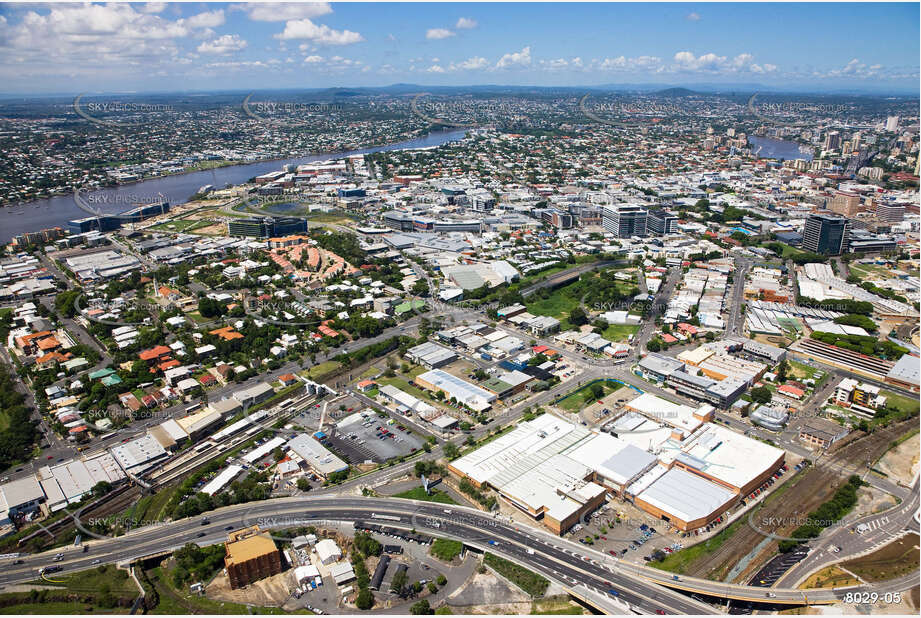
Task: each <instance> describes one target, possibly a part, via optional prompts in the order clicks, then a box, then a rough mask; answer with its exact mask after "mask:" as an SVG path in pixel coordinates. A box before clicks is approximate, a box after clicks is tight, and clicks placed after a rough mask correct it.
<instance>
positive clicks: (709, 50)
mask: <svg viewBox="0 0 921 618" xmlns="http://www.w3.org/2000/svg"><path fill="white" fill-rule="evenodd" d="M919 17H921V7H919V5H918V4H916V3H884V4H871V3H826V4H793V3H790V4H787V3H782V4H770V3H764V4H740V3H726V4H708V3H702V4H671V3H666V4H653V5H638V4H631V3H617V4H600V3H598V4H593V3H576V4H567V5H558V4H552V3H500V4H488V5H487V4H455V3H443V4H441V3H439V4H435V3H418V4H405V3H386V4H368V3H310V4H285V3H265V2H260V3H246V4H237V3H206V4H204V5H202V4H199V3H195V4H192V3H163V2H153V3H150V2H149V3H146V4H124V3H122V4H100V3H89V4H67V5H60V4H59V5H37V4H16V5H13V4H4V5H0V52H2V53H3V54H4V56H5V57H6V58H7V62H5V63H4V65H3V66H2V67H0V71H2V73H0V75H3V76H4V83H5V86H4V87H3V88H4V90H3V93H2V94H0V96H2V97H4V98H14V97H19V96H25V97H39V96H67V95H73V94H77V93H86V92H93V93H119V94H141V93H151V94H152V93H193V92H194V93H214V92H236V91H244V90H251V91H281V90H295V91H296V90H305V91H308V90H316V89H320V90H323V89H329V88H355V89H361V88H377V89H387V88H394V87H397V86H400V85H414V86H415V85H418V86H420V87H425V88H444V87H455V88H489V87H494V88H566V89H572V88H599V89H614V88H618V87H621V88H625V89H629V88H630V87H633V88H641V89H642V88H659V89H667V88H673V87H679V88H688V89H690V90H695V89H696V90H701V91H712V90H719V89H729V90H731V89H733V88H736V89H742V88H746V87H747V88H751V87H758V88H761V89H763V90H764V91H766V92H771V93H783V94H786V93H789V94H851V95H874V96H901V95H905V96H909V95H911V96H913V95H917V94H918V92H919V86H918V79H919V65H918V62H917V58H918V57H919V48H918V47H917V46H918V43H917V41H918V36H917V35H918V33H917V23H918V20H919ZM752 24H757V25H758V31H759V33H762V32H763V33H766V34H768V35H769V36H761V37H759V36H757V34H752V32H751V30H752ZM777 29H783V32H782V33H781V34H780V36H776V35H775V31H776V30H777ZM855 34H861V35H862V36H855ZM891 41H895V42H896V44H895V45H892V44H891ZM228 84H233V88H227V85H228ZM192 86H194V87H192Z"/></svg>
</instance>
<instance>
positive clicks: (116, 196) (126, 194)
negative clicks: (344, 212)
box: [0, 129, 466, 243]
mask: <svg viewBox="0 0 921 618" xmlns="http://www.w3.org/2000/svg"><path fill="white" fill-rule="evenodd" d="M465 134H466V129H455V130H450V131H435V132H432V133H429V134H428V135H426V136H425V137H420V138H417V139H413V140H408V141H405V142H398V143H395V144H388V145H386V146H375V147H373V148H364V149H362V150H350V151H347V152H340V153H335V154H320V155H309V156H306V157H299V158H296V159H284V160H276V161H259V162H257V163H243V164H240V165H228V166H226V167H220V168H217V169H213V170H206V171H201V172H190V173H188V174H176V175H174V176H161V177H158V178H151V179H149V180H142V181H139V182H135V183H131V184H125V185H119V186H117V187H112V188H108V189H100V190H98V191H92V192H82V193H81V195H82V196H83V197H85V198H86V199H87V201H88V202H89V203H90V204H92V205H93V206H94V207H98V208H99V209H100V210H102V211H103V212H112V213H116V212H121V211H124V210H128V209H129V208H130V207H131V206H132V204H134V203H136V202H152V201H155V200H156V199H157V196H158V195H162V196H163V197H164V198H166V199H167V200H168V201H169V203H170V204H182V203H183V202H185V201H186V200H188V199H189V197H191V196H192V195H195V193H196V192H198V190H199V189H200V188H201V187H203V186H205V185H214V187H215V188H217V189H220V188H222V187H224V186H225V185H228V184H231V185H238V184H241V183H243V182H246V181H247V180H249V179H250V178H252V177H253V176H259V175H261V174H266V173H268V172H271V171H274V170H279V169H281V168H282V166H284V165H288V164H292V165H302V164H305V163H313V162H316V161H327V160H329V159H341V158H344V157H348V156H350V155H355V154H370V153H372V152H382V151H386V150H404V149H410V148H427V147H431V146H440V145H441V144H445V143H447V142H452V141H457V140H459V139H462V138H463V137H464V135H465ZM87 216H90V215H88V214H87V212H86V211H84V210H82V209H80V207H78V206H77V204H76V203H75V202H74V198H73V195H57V196H54V197H51V198H48V199H43V200H35V201H32V202H26V203H24V204H18V205H17V204H14V205H8V206H6V207H3V208H0V222H2V225H0V241H2V242H4V243H5V242H9V241H10V239H12V238H13V236H17V235H19V234H22V233H24V232H35V231H38V230H42V229H45V228H50V227H55V226H61V227H65V228H66V227H67V222H68V221H70V220H71V219H79V218H83V217H87Z"/></svg>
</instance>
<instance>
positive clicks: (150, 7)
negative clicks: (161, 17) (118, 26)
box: [140, 2, 166, 15]
mask: <svg viewBox="0 0 921 618" xmlns="http://www.w3.org/2000/svg"><path fill="white" fill-rule="evenodd" d="M165 8H166V3H165V2H148V3H147V4H144V5H141V6H140V10H141V13H146V14H147V15H153V14H154V13H162V12H163V9H165Z"/></svg>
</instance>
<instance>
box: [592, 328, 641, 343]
mask: <svg viewBox="0 0 921 618" xmlns="http://www.w3.org/2000/svg"><path fill="white" fill-rule="evenodd" d="M638 330H640V325H639V324H611V325H610V326H608V327H607V328H606V329H604V332H603V333H601V336H602V337H604V338H605V339H607V340H608V341H614V342H615V343H616V342H620V341H626V340H627V339H628V338H629V337H630V335H635V334H636V332H637V331H638Z"/></svg>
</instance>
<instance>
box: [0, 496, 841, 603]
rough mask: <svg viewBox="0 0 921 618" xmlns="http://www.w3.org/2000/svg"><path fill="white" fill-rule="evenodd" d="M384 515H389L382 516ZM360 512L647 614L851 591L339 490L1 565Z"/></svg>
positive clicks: (120, 552) (0, 580)
mask: <svg viewBox="0 0 921 618" xmlns="http://www.w3.org/2000/svg"><path fill="white" fill-rule="evenodd" d="M381 515H384V516H386V517H387V519H382V518H381V517H380V516H381ZM357 520H362V521H376V523H383V524H385V525H394V526H398V527H405V528H415V529H416V530H419V531H423V532H427V533H429V534H432V535H434V536H441V537H448V538H456V539H459V540H462V541H464V542H465V543H466V544H467V545H468V546H471V547H474V548H477V549H488V550H489V551H491V552H494V553H496V554H499V555H502V556H505V557H508V558H509V559H512V560H514V561H516V562H518V563H521V564H524V565H525V566H527V567H529V568H531V569H533V570H535V571H537V572H540V573H542V574H544V575H546V576H547V577H549V578H551V579H553V580H556V581H558V582H561V583H563V584H565V585H569V586H574V585H576V584H584V585H586V586H588V587H590V588H594V589H596V590H598V591H599V592H601V593H605V594H607V593H608V591H609V590H614V591H616V592H617V598H618V600H620V601H623V602H626V603H629V604H630V605H631V606H632V607H633V608H635V609H637V610H639V611H642V612H646V613H653V612H655V611H656V610H663V611H667V612H669V613H683V614H687V613H689V614H700V613H713V611H714V608H713V607H712V606H709V605H705V604H703V603H702V602H700V601H698V600H696V599H693V598H688V597H686V596H684V595H681V594H679V593H677V592H674V591H671V590H668V589H667V588H665V587H664V586H670V587H676V588H683V589H686V590H690V591H694V592H697V593H699V594H701V595H709V596H713V597H718V598H725V597H727V596H728V597H732V598H737V599H745V600H750V601H756V602H758V601H760V602H763V603H786V604H801V603H805V602H808V603H830V602H835V601H836V600H839V599H841V598H842V597H843V594H844V592H845V590H846V589H836V590H827V589H825V590H808V591H803V590H797V589H788V588H774V589H771V590H770V591H769V592H766V591H765V589H764V588H756V587H749V586H742V585H737V584H726V583H722V582H714V581H709V580H703V579H697V578H689V577H685V576H681V577H679V578H678V580H675V579H673V578H674V576H673V575H672V574H670V573H667V572H663V571H659V570H657V569H653V568H649V567H645V566H639V565H633V564H629V563H626V562H621V561H618V560H615V559H614V558H611V557H609V556H605V555H604V554H601V553H600V552H596V551H593V550H591V549H588V548H585V547H583V546H580V545H578V544H576V543H572V542H570V541H567V540H565V539H561V538H558V537H555V536H552V535H551V534H549V533H548V532H545V531H543V530H540V529H537V528H534V527H531V526H527V525H523V524H520V523H511V522H508V521H506V520H504V519H500V518H497V517H494V516H492V515H490V514H486V513H483V512H482V511H477V510H475V509H472V508H467V507H460V506H456V505H451V506H450V507H447V506H446V505H442V504H432V503H426V502H415V501H410V500H401V499H393V498H389V499H388V498H358V497H335V496H323V497H294V498H279V499H274V500H267V501H264V502H258V503H248V504H240V505H234V506H230V507H225V508H222V509H219V510H216V511H213V512H211V513H209V514H208V515H207V521H208V523H207V524H205V525H202V520H201V519H200V518H190V519H183V520H179V521H176V522H169V523H162V524H156V525H153V526H148V527H145V528H139V529H137V530H135V531H133V532H131V533H129V534H127V535H125V536H123V537H117V538H112V539H105V540H91V541H89V542H88V546H89V549H88V551H87V552H86V553H82V552H81V551H80V550H79V549H78V548H68V549H66V550H64V552H63V553H64V559H63V560H62V561H61V562H58V563H53V562H52V560H53V555H54V553H55V552H56V551H57V550H52V551H49V552H45V553H43V554H36V555H31V556H27V557H24V558H22V559H21V560H22V563H21V564H7V565H6V568H5V569H4V570H3V572H2V573H0V585H3V586H6V585H9V584H13V583H17V582H23V581H29V580H33V579H35V577H36V576H37V571H38V569H39V568H40V567H42V566H46V565H50V564H58V565H59V566H61V567H62V569H63V571H64V572H72V571H79V570H83V569H86V568H89V567H91V566H93V565H94V564H106V563H124V562H129V561H132V560H136V559H138V558H142V557H145V556H151V555H157V554H161V553H163V552H167V551H171V550H174V549H177V548H179V547H181V546H183V545H184V544H186V543H190V542H194V543H198V544H200V545H204V544H213V543H219V542H222V541H224V540H225V539H226V535H227V532H228V531H229V530H231V529H236V528H239V527H243V526H247V525H253V524H259V525H260V527H262V528H265V529H270V528H274V529H280V528H288V527H296V526H302V525H307V524H309V523H311V522H320V521H357ZM97 561H98V562H97ZM9 562H12V561H9ZM656 584H661V585H656ZM850 590H851V591H854V590H856V588H852V589H850ZM768 595H770V596H768Z"/></svg>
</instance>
